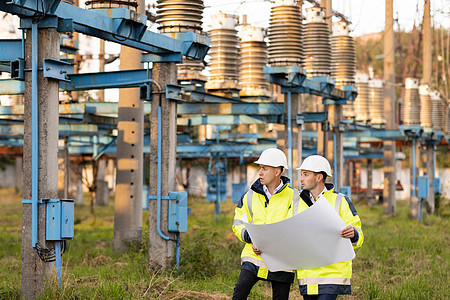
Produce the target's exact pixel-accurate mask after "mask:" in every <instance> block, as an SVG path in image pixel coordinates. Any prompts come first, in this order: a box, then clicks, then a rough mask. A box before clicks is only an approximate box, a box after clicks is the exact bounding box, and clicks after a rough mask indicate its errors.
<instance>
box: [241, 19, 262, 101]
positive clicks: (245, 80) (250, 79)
mask: <svg viewBox="0 0 450 300" xmlns="http://www.w3.org/2000/svg"><path fill="white" fill-rule="evenodd" d="M241 35H242V37H241V72H240V79H239V82H240V84H241V91H240V95H241V96H249V97H252V96H268V95H269V91H268V89H269V81H268V80H267V79H266V77H265V75H264V67H265V66H266V65H267V47H266V42H264V28H262V27H255V26H250V25H244V26H242V30H241Z"/></svg>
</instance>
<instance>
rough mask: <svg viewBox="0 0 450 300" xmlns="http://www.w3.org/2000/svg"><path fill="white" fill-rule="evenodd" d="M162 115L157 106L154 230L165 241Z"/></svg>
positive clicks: (167, 238) (166, 238)
mask: <svg viewBox="0 0 450 300" xmlns="http://www.w3.org/2000/svg"><path fill="white" fill-rule="evenodd" d="M161 118H162V115H161V106H160V105H158V146H157V147H158V149H157V151H158V153H157V155H158V166H157V168H158V171H157V172H158V176H157V183H156V184H157V191H156V196H157V212H156V229H157V231H158V234H159V236H160V237H162V238H163V239H165V240H169V239H170V237H168V236H167V235H165V234H164V233H162V231H161V177H162V174H161V172H162V166H161V163H162V149H161V146H162V121H161Z"/></svg>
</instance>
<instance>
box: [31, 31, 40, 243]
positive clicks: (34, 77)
mask: <svg viewBox="0 0 450 300" xmlns="http://www.w3.org/2000/svg"><path fill="white" fill-rule="evenodd" d="M31 40H32V46H31V51H32V53H33V54H32V55H33V56H32V59H31V62H32V70H31V128H32V129H31V130H32V132H31V145H32V150H31V152H32V153H31V174H32V183H31V190H32V192H31V200H32V221H31V222H32V229H31V230H32V239H31V246H32V247H33V248H34V247H36V243H37V242H38V201H39V186H38V185H39V116H38V114H39V102H38V100H39V99H38V59H39V57H38V24H37V23H33V24H32V25H31Z"/></svg>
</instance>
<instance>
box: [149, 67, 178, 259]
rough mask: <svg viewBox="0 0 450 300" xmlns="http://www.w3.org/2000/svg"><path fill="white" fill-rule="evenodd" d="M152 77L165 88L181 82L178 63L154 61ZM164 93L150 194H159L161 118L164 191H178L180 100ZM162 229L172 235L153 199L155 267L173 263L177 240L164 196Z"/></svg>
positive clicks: (158, 101) (154, 135) (154, 129)
mask: <svg viewBox="0 0 450 300" xmlns="http://www.w3.org/2000/svg"><path fill="white" fill-rule="evenodd" d="M152 78H153V79H154V80H155V81H156V82H158V83H159V85H160V86H161V87H162V89H165V86H166V84H168V83H170V84H175V83H176V82H177V66H176V64H175V63H154V64H153V70H152ZM153 87H154V88H155V85H153ZM164 95H165V94H164V93H161V94H159V95H154V96H153V102H152V112H151V125H150V139H151V140H150V157H151V158H154V159H153V160H152V161H151V162H150V182H149V185H150V195H156V194H157V176H158V168H157V163H156V160H157V159H158V157H157V154H158V151H157V146H158V122H161V127H162V132H161V133H160V134H161V149H162V151H161V152H162V155H161V158H160V159H161V174H159V175H160V176H161V195H162V196H168V194H169V191H174V190H175V188H176V183H175V167H176V154H177V153H176V151H177V135H176V124H177V104H176V102H174V101H169V100H167V99H166V98H165V96H164ZM159 105H160V106H161V119H160V120H158V106H159ZM160 217H161V219H160V220H161V222H160V223H161V227H160V229H161V232H162V234H163V235H165V236H168V237H170V239H171V240H166V239H164V238H163V237H161V236H160V234H159V233H158V228H157V200H150V203H149V225H148V227H149V263H150V265H152V266H154V267H160V268H167V267H169V266H170V265H171V261H172V258H173V253H174V246H175V243H174V242H173V239H174V238H175V236H174V234H169V233H168V232H167V227H168V201H167V200H161V210H160Z"/></svg>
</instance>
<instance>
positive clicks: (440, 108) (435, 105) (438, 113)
mask: <svg viewBox="0 0 450 300" xmlns="http://www.w3.org/2000/svg"><path fill="white" fill-rule="evenodd" d="M431 111H432V116H433V117H432V120H433V131H444V103H443V102H442V99H441V95H440V94H439V92H438V91H432V92H431Z"/></svg>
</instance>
